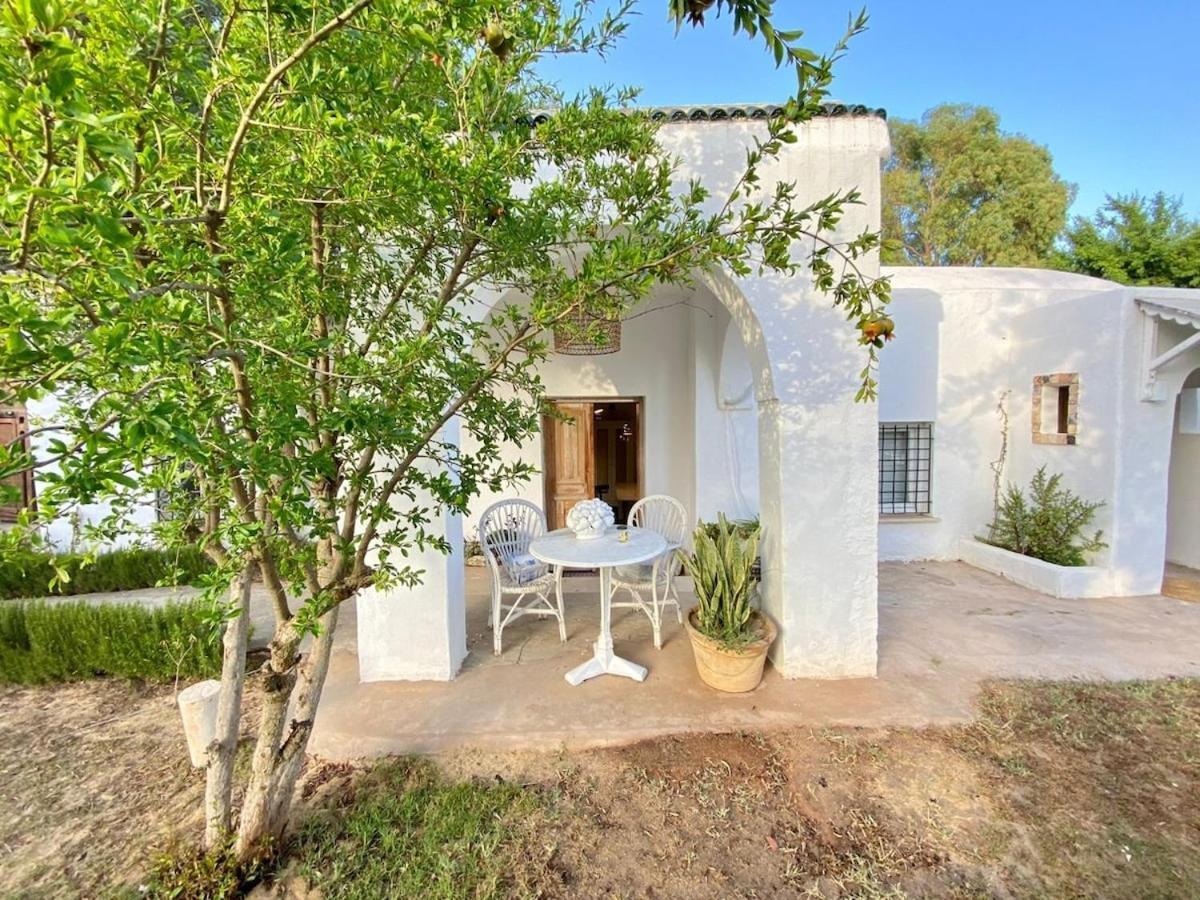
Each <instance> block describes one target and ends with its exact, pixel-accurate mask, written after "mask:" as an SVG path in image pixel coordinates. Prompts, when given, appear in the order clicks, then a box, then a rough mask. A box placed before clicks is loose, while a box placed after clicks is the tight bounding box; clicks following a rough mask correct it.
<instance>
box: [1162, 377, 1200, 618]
mask: <svg viewBox="0 0 1200 900" xmlns="http://www.w3.org/2000/svg"><path fill="white" fill-rule="evenodd" d="M1163 593H1164V594H1167V595H1168V596H1172V597H1178V598H1180V599H1184V600H1200V369H1196V370H1194V371H1193V372H1192V373H1191V374H1189V375H1188V376H1187V377H1186V378H1185V379H1184V381H1183V386H1182V387H1181V388H1180V390H1179V393H1178V394H1177V395H1176V398H1175V421H1174V426H1173V428H1172V431H1171V461H1170V468H1169V473H1168V480H1167V548H1166V566H1165V573H1164V576H1163Z"/></svg>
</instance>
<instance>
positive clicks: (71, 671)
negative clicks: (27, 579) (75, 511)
mask: <svg viewBox="0 0 1200 900" xmlns="http://www.w3.org/2000/svg"><path fill="white" fill-rule="evenodd" d="M220 667H221V644H220V639H219V636H218V634H217V631H216V629H215V628H214V627H213V625H212V622H211V621H210V620H209V619H207V618H206V608H205V606H204V605H203V604H201V603H199V602H192V603H172V604H168V605H166V606H163V607H158V608H155V609H146V608H144V607H140V606H133V605H115V604H104V605H94V604H87V603H83V602H78V601H76V602H71V601H67V602H63V603H54V604H49V603H41V602H12V603H0V682H9V683H16V684H42V683H45V682H51V681H76V680H80V679H85V678H92V677H95V676H98V675H117V676H122V677H126V678H142V679H146V680H148V681H170V680H172V679H174V678H175V677H176V676H181V677H184V678H196V677H207V676H210V675H213V674H215V673H216V672H218V671H220Z"/></svg>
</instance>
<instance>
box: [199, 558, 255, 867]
mask: <svg viewBox="0 0 1200 900" xmlns="http://www.w3.org/2000/svg"><path fill="white" fill-rule="evenodd" d="M229 592H230V595H231V599H235V600H236V602H237V605H238V614H237V615H236V616H235V617H234V618H233V619H231V620H230V621H229V622H228V623H227V624H226V625H225V636H224V638H223V641H222V644H223V650H222V654H221V693H220V695H219V697H218V699H217V730H216V734H215V735H214V738H213V742H212V743H211V744H210V745H209V747H208V771H207V773H206V780H205V786H204V845H205V847H207V848H209V849H210V850H211V849H213V848H215V847H216V846H217V845H218V844H219V843H220V842H221V841H222V840H223V839H224V837H225V835H227V834H228V833H229V829H230V825H231V824H232V819H233V816H232V808H233V768H234V761H235V759H236V758H237V744H238V725H239V723H240V722H241V709H242V686H243V685H244V684H245V681H246V642H247V640H248V638H249V635H250V570H249V568H246V569H243V570H242V572H241V574H240V575H238V577H237V580H235V581H234V583H233V584H232V585H231V586H230V588H229Z"/></svg>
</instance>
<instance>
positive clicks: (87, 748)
mask: <svg viewBox="0 0 1200 900" xmlns="http://www.w3.org/2000/svg"><path fill="white" fill-rule="evenodd" d="M979 708H980V716H979V719H978V720H977V721H976V722H974V723H972V724H968V725H961V726H954V727H940V728H925V729H919V730H914V729H881V730H862V729H829V730H807V729H793V730H788V731H778V732H772V733H770V734H765V735H764V734H749V733H746V734H742V733H739V734H716V735H689V736H686V737H679V738H664V739H656V740H652V741H646V742H643V743H639V744H635V745H632V746H629V747H624V748H615V749H606V750H594V751H587V752H578V753H565V752H542V753H533V752H520V753H517V752H513V753H497V752H491V751H489V752H457V753H454V754H451V755H445V756H442V757H438V759H437V763H438V765H439V767H440V768H441V770H442V772H443V773H444V775H445V777H446V778H448V779H450V780H462V781H469V780H480V781H485V782H488V783H493V782H497V781H506V782H509V783H515V784H519V785H522V786H524V788H525V789H526V790H528V791H530V792H532V793H533V794H534V795H535V796H536V798H537V802H536V804H534V806H533V810H534V811H533V812H532V813H527V814H523V818H522V819H521V821H519V822H514V823H513V827H512V833H511V837H510V839H509V840H508V841H507V843H506V844H505V845H503V846H501V847H500V848H498V850H499V852H502V853H504V854H506V861H509V860H511V865H509V866H508V869H509V870H510V871H511V879H510V880H509V881H508V883H507V884H506V885H505V887H504V892H505V893H509V894H513V895H518V894H527V895H542V896H550V897H630V898H633V897H645V898H664V897H684V898H692V897H696V898H700V897H714V898H716V897H797V896H821V897H904V896H918V897H924V896H932V897H1122V898H1124V897H1180V898H1192V897H1197V896H1200V681H1171V680H1168V681H1159V682H1143V683H1131V684H1123V685H1111V684H1086V683H1074V684H1066V683H1045V684H1039V683H1030V682H1019V683H993V684H990V685H988V686H986V687H985V689H984V693H983V695H982V696H981V697H980V707H979ZM179 740H180V739H179V732H178V724H177V719H176V713H175V710H174V708H173V706H172V702H171V691H170V689H169V688H147V687H139V686H136V685H130V684H127V683H123V682H115V681H99V682H92V683H89V684H80V685H66V686H58V687H45V688H34V689H13V688H0V859H3V863H2V864H0V895H3V896H11V895H15V896H68V897H73V896H97V895H103V894H105V893H106V892H108V891H109V890H111V889H112V888H114V887H116V886H120V885H136V884H137V883H138V881H139V879H141V878H142V877H143V876H144V873H145V872H146V871H147V867H148V864H149V862H150V860H151V859H152V857H153V855H154V853H155V851H156V848H160V847H162V846H165V845H166V844H168V843H169V842H170V840H171V838H172V836H173V835H174V836H176V837H182V838H184V839H188V838H192V837H194V836H195V835H196V833H197V831H198V829H199V825H200V821H199V816H198V810H199V802H198V801H199V796H200V792H201V789H202V776H201V775H200V774H199V773H197V772H195V771H193V770H192V769H190V768H189V767H188V765H187V762H186V760H185V759H184V758H183V756H182V754H181V750H180V744H179ZM359 777H360V776H359V773H358V772H356V771H355V770H353V769H352V768H350V767H346V766H342V765H332V764H330V765H326V764H323V763H321V761H319V760H311V761H310V767H309V771H308V775H307V778H308V790H307V792H306V793H307V794H308V795H309V797H308V799H307V800H306V801H305V804H304V805H306V806H308V805H311V804H325V805H328V806H330V807H331V808H332V807H336V805H337V803H338V802H339V797H343V796H345V795H352V794H353V792H354V788H355V784H356V780H357V779H358V778H359ZM301 888H302V886H299V885H296V884H281V885H276V886H275V887H274V888H273V889H270V890H264V891H262V892H263V893H267V894H269V895H275V896H279V895H285V896H286V895H302V894H303V891H302V889H301Z"/></svg>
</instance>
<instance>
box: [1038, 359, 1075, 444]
mask: <svg viewBox="0 0 1200 900" xmlns="http://www.w3.org/2000/svg"><path fill="white" fill-rule="evenodd" d="M1048 387H1052V388H1060V389H1061V388H1064V387H1065V388H1066V389H1067V422H1066V425H1067V430H1066V432H1065V433H1064V432H1060V431H1058V430H1057V427H1058V425H1057V422H1055V423H1053V424H1054V428H1055V430H1053V431H1047V430H1045V429H1044V428H1043V420H1042V397H1043V396H1044V395H1045V393H1046V388H1048ZM1032 408H1033V442H1034V443H1035V444H1058V445H1060V446H1069V447H1073V446H1075V445H1076V444H1078V442H1079V373H1078V372H1056V373H1054V374H1052V375H1035V376H1034V377H1033V404H1032ZM1047 412H1048V413H1050V414H1051V415H1054V416H1055V418H1057V414H1058V408H1057V406H1054V407H1052V408H1051V409H1050V410H1047Z"/></svg>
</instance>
